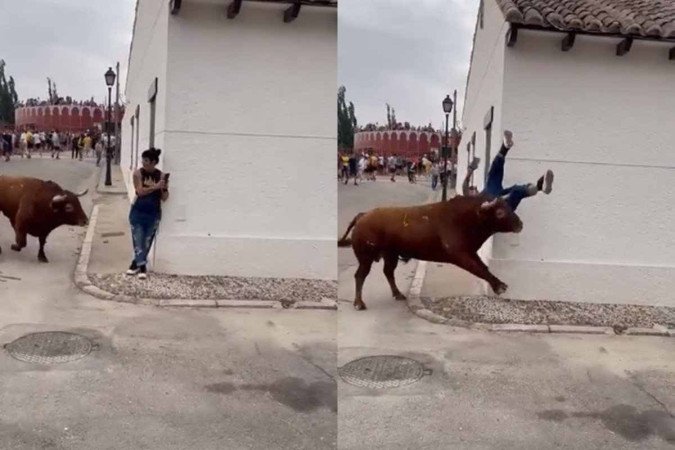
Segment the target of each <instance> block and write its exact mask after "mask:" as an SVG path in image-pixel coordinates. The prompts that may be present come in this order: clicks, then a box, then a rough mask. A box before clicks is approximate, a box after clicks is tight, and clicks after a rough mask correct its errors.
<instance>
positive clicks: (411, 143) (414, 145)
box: [408, 132, 420, 155]
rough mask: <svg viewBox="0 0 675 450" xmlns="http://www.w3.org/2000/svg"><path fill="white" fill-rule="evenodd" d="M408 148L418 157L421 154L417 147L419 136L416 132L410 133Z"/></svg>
mask: <svg viewBox="0 0 675 450" xmlns="http://www.w3.org/2000/svg"><path fill="white" fill-rule="evenodd" d="M408 148H410V150H411V151H412V152H413V153H414V154H416V155H418V154H419V153H420V152H419V148H418V147H417V134H416V133H415V132H412V133H410V135H409V136H408Z"/></svg>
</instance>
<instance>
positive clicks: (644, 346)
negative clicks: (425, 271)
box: [338, 178, 675, 450]
mask: <svg viewBox="0 0 675 450" xmlns="http://www.w3.org/2000/svg"><path fill="white" fill-rule="evenodd" d="M428 193H429V190H428V188H427V190H425V189H424V188H423V187H422V186H409V185H408V184H407V183H396V184H393V183H390V182H388V181H386V179H384V178H381V179H379V180H378V181H377V182H375V183H364V184H363V185H362V186H358V187H354V186H351V185H348V186H342V185H341V186H340V189H339V208H340V211H339V220H340V231H341V232H344V229H345V227H346V226H347V223H348V222H349V221H350V220H351V218H352V217H353V216H354V215H355V214H356V213H358V212H360V211H363V210H367V209H370V208H372V207H374V206H378V205H381V206H385V205H390V204H414V203H421V202H423V201H424V199H425V198H426V197H427V196H428ZM415 266H416V261H414V260H413V261H410V262H409V263H408V264H407V265H399V267H398V269H397V270H396V277H397V281H398V283H399V288H400V289H401V290H402V291H403V292H404V293H405V292H407V290H408V288H409V286H410V278H411V277H412V273H413V271H414V268H415ZM339 268H340V271H339V292H338V297H339V298H340V299H341V302H340V306H339V308H340V309H339V312H338V343H339V351H338V366H340V367H342V366H344V365H345V364H347V363H348V362H350V361H353V360H356V359H358V358H361V357H364V356H370V355H398V356H405V357H409V358H412V359H415V360H417V361H419V362H421V363H423V364H424V366H425V367H426V368H427V369H428V370H429V372H430V374H428V375H425V376H424V377H423V378H422V379H421V380H420V381H418V382H416V383H413V384H410V385H407V386H403V387H398V388H389V389H368V388H363V387H358V386H354V385H351V384H348V383H345V382H344V381H343V380H341V379H339V380H338V404H339V415H338V427H339V448H341V449H364V448H368V449H383V450H384V449H387V450H393V449H410V448H415V449H511V448H517V449H533V450H534V449H537V450H541V449H553V448H556V449H584V450H587V449H605V448H612V449H672V448H675V418H674V417H673V414H674V413H675V375H673V374H674V373H675V340H673V338H661V337H637V336H604V335H577V334H569V335H562V334H560V335H554V334H546V335H540V334H524V333H523V334H518V333H516V334H513V333H511V334H509V333H492V332H481V331H473V330H467V329H463V328H455V327H450V326H447V325H436V324H433V323H430V322H428V321H425V320H423V319H421V318H419V317H417V316H414V315H412V314H411V313H410V312H409V311H408V308H407V306H406V305H405V302H396V301H394V300H393V299H392V298H391V293H390V291H389V287H388V285H387V282H386V280H385V278H384V275H383V274H382V265H381V263H380V264H379V265H374V266H373V269H372V271H371V273H370V275H369V277H368V278H367V279H366V283H365V287H364V300H365V302H366V304H367V305H368V308H369V309H368V310H366V311H355V310H354V309H353V307H352V305H351V302H352V301H353V295H354V294H353V292H354V278H353V275H354V271H355V270H356V265H355V261H354V258H353V254H352V253H351V249H341V250H340V253H339ZM452 277H453V275H452V272H450V271H448V275H447V278H443V277H440V276H439V277H437V278H436V279H434V280H433V282H434V283H439V284H440V285H439V286H437V287H436V288H437V290H443V286H442V285H448V286H451V285H452V283H453V278H452Z"/></svg>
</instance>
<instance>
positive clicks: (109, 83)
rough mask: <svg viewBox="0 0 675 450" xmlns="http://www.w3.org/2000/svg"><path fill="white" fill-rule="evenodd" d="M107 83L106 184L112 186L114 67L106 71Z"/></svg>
mask: <svg viewBox="0 0 675 450" xmlns="http://www.w3.org/2000/svg"><path fill="white" fill-rule="evenodd" d="M104 76H105V84H106V86H108V123H107V125H106V132H107V135H108V147H107V148H106V152H105V185H106V186H112V179H111V176H110V160H111V159H112V155H111V154H110V152H111V150H112V148H111V147H110V116H111V112H110V103H111V101H112V99H111V96H112V87H113V84H115V72H113V70H112V67H108V71H107V72H106V73H105V75H104Z"/></svg>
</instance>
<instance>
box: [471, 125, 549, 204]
mask: <svg viewBox="0 0 675 450" xmlns="http://www.w3.org/2000/svg"><path fill="white" fill-rule="evenodd" d="M511 147H513V133H511V132H510V131H509V130H504V142H503V143H502V147H501V149H500V150H499V153H497V155H496V156H495V158H494V159H493V160H492V164H491V165H490V170H489V171H488V178H487V182H486V183H485V189H483V192H481V193H480V195H488V196H491V197H504V199H505V200H506V202H507V203H508V204H509V206H511V209H512V210H514V211H515V210H516V208H518V205H520V202H521V201H522V200H523V199H524V198H527V197H532V196H534V195H537V193H538V192H544V194H550V193H551V191H552V190H553V171H551V170H547V171H546V173H545V174H544V175H542V176H541V177H539V179H538V180H537V182H536V183H528V184H514V185H513V186H509V187H507V188H505V187H504V186H503V182H504V164H505V163H506V154H507V153H508V152H509V150H510V149H511ZM479 162H480V160H479V159H478V158H474V160H473V161H472V162H471V164H470V165H469V170H468V172H467V175H466V178H464V183H463V184H462V191H463V194H464V195H479V193H478V190H477V189H476V188H475V187H473V186H469V181H470V179H471V174H472V173H473V172H474V171H475V170H476V169H477V168H478V163H479Z"/></svg>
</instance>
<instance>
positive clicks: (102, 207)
mask: <svg viewBox="0 0 675 450" xmlns="http://www.w3.org/2000/svg"><path fill="white" fill-rule="evenodd" d="M96 203H97V204H98V218H97V222H96V227H95V229H94V238H93V240H92V245H91V254H90V257H89V267H88V270H87V273H90V274H112V273H120V272H123V271H125V270H126V269H127V267H128V266H129V263H130V262H131V259H132V258H133V245H132V243H131V229H130V227H129V218H128V217H129V208H130V203H129V200H128V198H127V197H126V196H125V195H103V196H101V197H99V199H98V200H97V202H96Z"/></svg>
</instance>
